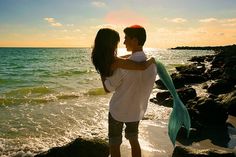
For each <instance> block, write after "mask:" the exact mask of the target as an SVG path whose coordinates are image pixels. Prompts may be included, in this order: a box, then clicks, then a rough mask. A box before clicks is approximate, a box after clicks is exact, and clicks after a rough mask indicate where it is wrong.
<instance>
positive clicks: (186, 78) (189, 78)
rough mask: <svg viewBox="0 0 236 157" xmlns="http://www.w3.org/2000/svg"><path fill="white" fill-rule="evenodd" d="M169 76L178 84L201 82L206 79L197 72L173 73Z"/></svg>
mask: <svg viewBox="0 0 236 157" xmlns="http://www.w3.org/2000/svg"><path fill="white" fill-rule="evenodd" d="M171 77H172V78H173V82H174V84H178V85H181V84H183V85H187V84H196V83H202V82H205V81H207V79H206V77H204V76H203V75H197V74H176V73H173V74H172V75H171Z"/></svg>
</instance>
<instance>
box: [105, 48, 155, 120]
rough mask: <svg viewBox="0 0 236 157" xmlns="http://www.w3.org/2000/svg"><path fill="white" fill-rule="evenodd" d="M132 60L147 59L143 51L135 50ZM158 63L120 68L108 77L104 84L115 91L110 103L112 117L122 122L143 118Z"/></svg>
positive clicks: (140, 60)
mask: <svg viewBox="0 0 236 157" xmlns="http://www.w3.org/2000/svg"><path fill="white" fill-rule="evenodd" d="M129 59H130V60H133V61H137V62H142V61H145V60H146V59H147V57H146V55H145V53H144V52H143V51H139V52H135V53H133V54H132V55H131V56H130V57H129ZM156 74H157V72H156V65H155V64H152V65H150V66H149V67H148V68H147V69H146V70H126V69H121V68H118V69H116V70H115V71H114V73H113V75H112V76H110V77H107V78H106V80H105V82H104V84H105V86H106V88H107V90H109V91H114V93H113V95H112V98H111V100H110V103H109V112H110V113H111V115H112V117H113V118H114V119H116V120H117V121H121V122H135V121H139V120H141V119H142V118H143V116H144V113H145V112H146V110H147V105H148V101H149V97H150V93H151V92H152V89H153V86H154V82H155V80H156Z"/></svg>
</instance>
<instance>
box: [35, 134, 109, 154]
mask: <svg viewBox="0 0 236 157" xmlns="http://www.w3.org/2000/svg"><path fill="white" fill-rule="evenodd" d="M108 156H109V147H108V143H107V142H106V141H105V140H101V139H82V138H77V139H76V140H74V141H72V142H71V143H69V144H67V145H65V146H62V147H54V148H51V149H49V150H48V151H46V152H43V153H40V154H38V155H35V157H108Z"/></svg>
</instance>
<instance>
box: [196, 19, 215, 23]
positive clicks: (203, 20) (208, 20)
mask: <svg viewBox="0 0 236 157" xmlns="http://www.w3.org/2000/svg"><path fill="white" fill-rule="evenodd" d="M217 21H218V20H217V19H216V18H206V19H200V20H199V22H202V23H210V22H217Z"/></svg>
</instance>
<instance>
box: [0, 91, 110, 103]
mask: <svg viewBox="0 0 236 157" xmlns="http://www.w3.org/2000/svg"><path fill="white" fill-rule="evenodd" d="M105 94H106V92H105V91H104V89H103V88H100V87H99V88H92V89H89V90H88V91H84V92H56V91H54V90H53V89H50V88H48V87H34V88H22V89H17V90H13V91H10V92H7V93H5V94H4V96H3V97H0V105H20V104H32V105H35V104H42V103H49V102H54V101H57V100H62V99H63V100H66V99H76V98H80V97H84V96H101V95H105Z"/></svg>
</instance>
